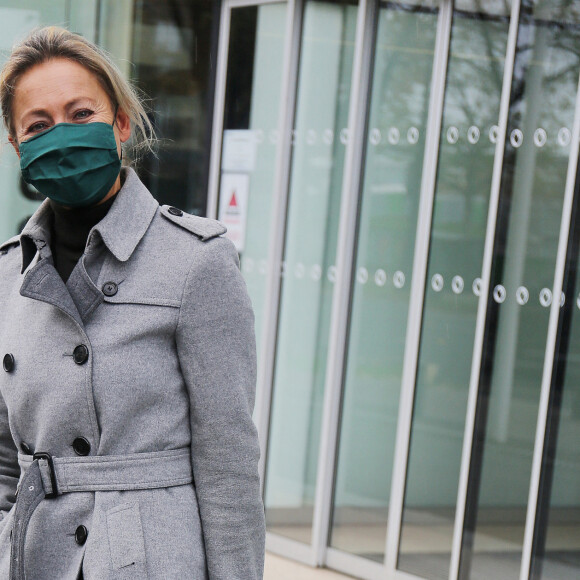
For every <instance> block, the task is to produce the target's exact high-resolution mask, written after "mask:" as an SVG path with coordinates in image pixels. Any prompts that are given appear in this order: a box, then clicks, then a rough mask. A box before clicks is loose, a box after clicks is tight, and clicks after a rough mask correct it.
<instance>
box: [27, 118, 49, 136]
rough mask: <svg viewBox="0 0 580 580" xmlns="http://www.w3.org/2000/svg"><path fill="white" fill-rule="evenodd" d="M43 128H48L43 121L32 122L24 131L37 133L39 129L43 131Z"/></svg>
mask: <svg viewBox="0 0 580 580" xmlns="http://www.w3.org/2000/svg"><path fill="white" fill-rule="evenodd" d="M45 129H48V125H47V124H46V123H45V122H44V121H43V122H38V123H33V124H32V125H30V127H28V129H27V130H26V132H27V133H39V132H40V131H44V130H45Z"/></svg>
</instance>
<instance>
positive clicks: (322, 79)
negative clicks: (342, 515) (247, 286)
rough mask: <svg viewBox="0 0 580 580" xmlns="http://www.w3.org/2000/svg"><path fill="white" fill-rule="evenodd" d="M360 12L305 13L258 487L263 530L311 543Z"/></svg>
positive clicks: (331, 6) (337, 5)
mask: <svg viewBox="0 0 580 580" xmlns="http://www.w3.org/2000/svg"><path fill="white" fill-rule="evenodd" d="M357 17H358V6H357V4H356V3H354V2H350V1H347V0H345V1H340V2H326V1H319V0H307V1H306V2H305V5H304V16H303V27H302V38H301V41H300V43H301V44H300V64H299V74H298V86H297V101H296V114H295V121H294V128H293V132H292V161H291V170H290V190H289V197H288V212H287V223H286V235H285V249H284V258H283V264H282V271H281V296H280V304H279V314H278V335H277V349H276V358H275V369H274V380H273V386H272V388H273V394H272V406H271V415H270V430H269V434H268V456H267V468H266V482H265V504H266V522H267V525H268V531H270V532H273V533H275V534H277V535H279V536H283V537H285V538H290V539H292V540H294V541H297V542H300V543H302V544H308V545H309V544H311V543H312V540H313V538H312V525H313V515H314V499H315V490H316V485H317V477H316V476H317V468H318V452H319V443H320V428H321V420H322V401H323V396H324V385H325V377H326V374H325V373H326V359H327V349H328V341H329V323H330V313H331V303H332V293H333V286H334V283H335V281H336V276H337V271H336V263H335V256H336V245H337V230H338V218H339V209H340V201H341V192H342V180H343V167H344V160H345V149H346V145H347V143H348V139H349V134H348V130H347V125H348V112H349V96H350V88H351V76H352V67H353V55H354V44H355V33H356V23H357Z"/></svg>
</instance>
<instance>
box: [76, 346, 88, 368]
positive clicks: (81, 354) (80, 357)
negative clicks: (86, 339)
mask: <svg viewBox="0 0 580 580" xmlns="http://www.w3.org/2000/svg"><path fill="white" fill-rule="evenodd" d="M73 359H74V361H75V362H76V363H77V364H78V365H84V364H85V363H86V362H87V361H88V360H89V349H88V348H87V347H86V346H85V345H84V344H79V345H78V346H77V347H76V348H75V349H74V351H73Z"/></svg>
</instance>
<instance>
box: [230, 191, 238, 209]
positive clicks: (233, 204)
mask: <svg viewBox="0 0 580 580" xmlns="http://www.w3.org/2000/svg"><path fill="white" fill-rule="evenodd" d="M234 207H236V208H237V207H238V200H237V198H236V190H235V189H234V191H233V193H232V198H231V199H230V205H229V208H230V209H231V208H234Z"/></svg>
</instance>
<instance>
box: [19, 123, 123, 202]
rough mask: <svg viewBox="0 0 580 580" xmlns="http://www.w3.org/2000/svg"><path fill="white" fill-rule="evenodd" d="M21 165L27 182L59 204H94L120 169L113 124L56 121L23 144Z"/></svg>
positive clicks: (109, 187) (101, 196) (107, 190)
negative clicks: (55, 123) (56, 123)
mask: <svg viewBox="0 0 580 580" xmlns="http://www.w3.org/2000/svg"><path fill="white" fill-rule="evenodd" d="M20 169H21V171H22V177H23V178H24V181H26V183H29V184H30V185H33V186H34V187H36V189H38V191H40V193H42V194H43V195H46V196H47V197H49V198H50V199H52V200H53V201H55V202H56V203H58V204H60V205H64V206H67V207H88V206H90V205H95V204H97V203H99V201H101V200H102V199H103V198H104V197H105V196H106V195H107V193H109V191H110V190H111V187H113V184H114V183H115V180H116V179H117V177H118V175H119V171H121V160H120V159H119V154H118V153H117V143H116V141H115V133H114V131H113V126H112V125H109V124H107V123H85V124H76V123H59V124H58V125H54V127H51V128H50V129H47V130H46V131H44V132H42V133H39V134H38V135H35V136H34V137H31V138H30V139H28V140H27V141H23V142H22V143H21V144H20Z"/></svg>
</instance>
